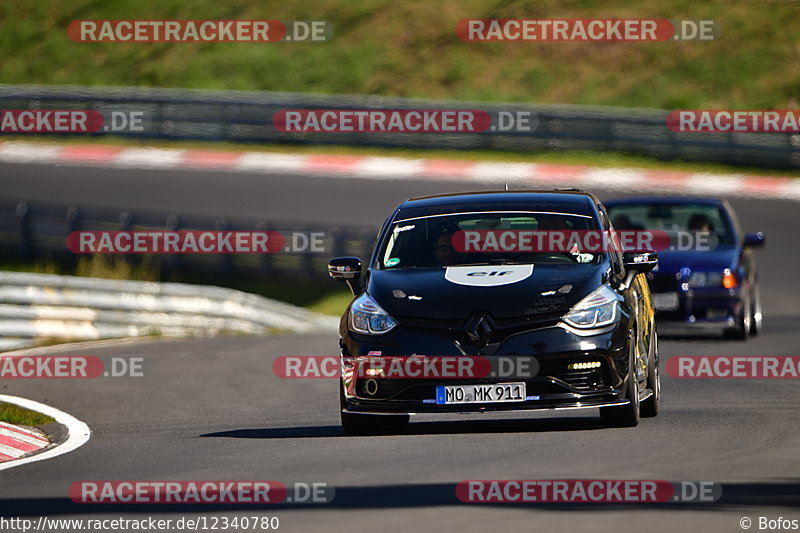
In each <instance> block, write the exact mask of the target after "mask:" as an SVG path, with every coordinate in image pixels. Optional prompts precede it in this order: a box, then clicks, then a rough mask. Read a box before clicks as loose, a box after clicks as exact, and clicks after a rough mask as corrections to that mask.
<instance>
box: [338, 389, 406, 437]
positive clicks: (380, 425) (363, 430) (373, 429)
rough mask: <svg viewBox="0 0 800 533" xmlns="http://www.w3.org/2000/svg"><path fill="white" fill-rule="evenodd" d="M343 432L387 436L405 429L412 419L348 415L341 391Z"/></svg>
mask: <svg viewBox="0 0 800 533" xmlns="http://www.w3.org/2000/svg"><path fill="white" fill-rule="evenodd" d="M339 403H340V406H341V422H342V431H343V432H344V434H345V435H348V436H356V435H386V434H391V433H397V432H399V431H401V430H402V429H404V428H405V427H406V426H407V425H408V422H409V420H410V419H411V417H410V416H409V415H365V414H361V413H348V412H346V411H345V410H344V408H345V401H344V393H343V392H342V391H341V390H340V391H339Z"/></svg>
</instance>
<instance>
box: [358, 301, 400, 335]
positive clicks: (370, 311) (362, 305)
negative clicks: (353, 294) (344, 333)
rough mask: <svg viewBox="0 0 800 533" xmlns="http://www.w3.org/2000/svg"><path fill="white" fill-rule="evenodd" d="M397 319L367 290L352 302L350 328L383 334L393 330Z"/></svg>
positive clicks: (364, 332) (363, 332)
mask: <svg viewBox="0 0 800 533" xmlns="http://www.w3.org/2000/svg"><path fill="white" fill-rule="evenodd" d="M396 325H397V321H396V320H395V319H394V318H392V317H391V316H390V315H389V313H387V312H386V311H384V310H383V308H382V307H381V306H380V305H378V302H376V301H375V300H373V299H372V298H371V297H370V296H369V295H368V294H367V293H366V292H365V293H363V294H362V295H361V296H359V297H358V298H356V299H355V300H353V303H352V304H350V330H351V331H355V332H356V333H362V334H364V335H381V334H383V333H386V332H388V331H391V330H392V329H393V328H394V327H395V326H396Z"/></svg>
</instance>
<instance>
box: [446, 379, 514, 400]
mask: <svg viewBox="0 0 800 533" xmlns="http://www.w3.org/2000/svg"><path fill="white" fill-rule="evenodd" d="M524 401H525V383H495V384H493V385H440V386H438V387H436V403H438V404H451V403H498V402H524Z"/></svg>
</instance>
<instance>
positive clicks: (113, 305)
mask: <svg viewBox="0 0 800 533" xmlns="http://www.w3.org/2000/svg"><path fill="white" fill-rule="evenodd" d="M337 323H338V320H337V319H336V318H333V317H327V316H323V315H318V314H316V313H312V312H310V311H307V310H305V309H302V308H299V307H295V306H292V305H289V304H285V303H282V302H277V301H275V300H270V299H267V298H263V297H261V296H256V295H254V294H247V293H244V292H240V291H235V290H232V289H223V288H220V287H209V286H201V285H186V284H180V283H153V282H143V281H116V280H107V279H98V278H80V277H73V276H56V275H52V274H31V273H23V272H1V271H0V351H4V350H12V349H18V348H25V347H28V346H32V345H34V344H36V342H37V340H42V339H59V340H61V339H64V340H95V339H109V338H122V337H136V336H146V335H182V336H183V335H194V336H210V335H216V334H219V333H221V332H236V333H246V334H255V333H264V332H266V331H269V330H270V329H279V330H286V331H291V332H312V331H316V332H319V331H334V330H335V329H336V325H337Z"/></svg>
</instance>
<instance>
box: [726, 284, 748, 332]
mask: <svg viewBox="0 0 800 533" xmlns="http://www.w3.org/2000/svg"><path fill="white" fill-rule="evenodd" d="M752 314H753V311H752V305H751V301H750V296H749V295H748V296H746V297H745V300H744V309H742V312H741V313H740V314H739V316H738V317H737V318H736V326H734V327H732V328H727V329H726V330H725V338H727V339H735V340H740V341H743V340H747V334H748V333H750V328H751V326H752V320H751V317H752Z"/></svg>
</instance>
